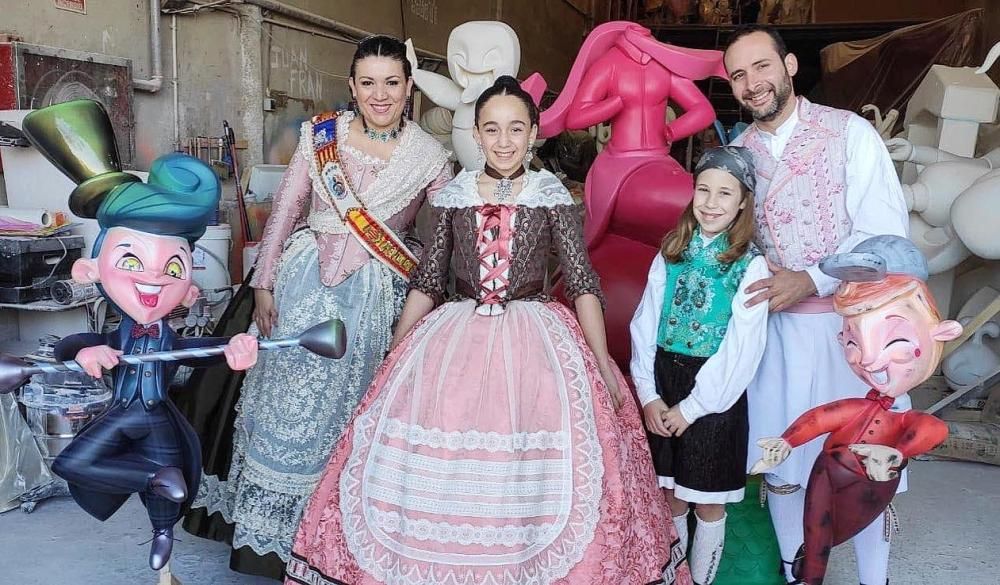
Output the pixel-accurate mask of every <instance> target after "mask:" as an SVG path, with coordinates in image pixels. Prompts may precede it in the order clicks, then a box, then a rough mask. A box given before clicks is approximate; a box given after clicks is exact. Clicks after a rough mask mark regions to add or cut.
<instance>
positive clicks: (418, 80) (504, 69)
mask: <svg viewBox="0 0 1000 585" xmlns="http://www.w3.org/2000/svg"><path fill="white" fill-rule="evenodd" d="M407 45H408V47H409V55H408V57H409V59H410V64H411V65H412V66H413V82H414V83H415V84H416V85H417V87H418V88H420V91H422V92H424V94H425V95H427V97H428V98H430V100H431V101H433V102H434V103H435V104H437V105H439V106H441V107H444V108H447V109H449V110H451V111H453V112H454V116H453V118H452V130H451V141H452V146H453V147H454V151H455V155H456V156H457V157H458V162H460V163H461V164H462V166H463V167H465V168H466V169H477V168H480V167H482V161H481V160H480V159H479V154H478V151H477V149H476V142H475V139H473V137H472V127H473V125H474V119H475V105H476V99H477V98H478V97H479V94H481V93H482V92H483V91H484V90H485V89H486V88H488V87H490V86H491V85H493V82H494V81H495V80H496V78H497V77H500V76H501V75H510V76H512V77H517V71H518V69H519V68H520V67H521V43H520V42H519V41H518V39H517V33H515V32H514V29H512V28H511V27H510V26H508V25H506V24H504V23H502V22H496V21H489V20H475V21H471V22H466V23H464V24H460V25H458V26H456V27H455V28H454V29H452V31H451V34H450V35H449V36H448V73H450V74H451V79H449V78H447V77H445V76H443V75H439V74H437V73H433V72H431V71H422V70H420V69H418V68H417V58H416V53H414V52H413V47H412V45H410V43H409V41H407Z"/></svg>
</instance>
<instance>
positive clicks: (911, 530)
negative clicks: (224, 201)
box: [0, 461, 1000, 585]
mask: <svg viewBox="0 0 1000 585" xmlns="http://www.w3.org/2000/svg"><path fill="white" fill-rule="evenodd" d="M910 470H911V475H910V492H909V493H908V494H906V495H905V496H902V497H900V498H898V499H897V507H898V510H899V513H900V521H901V525H902V530H903V532H902V534H901V535H900V536H899V537H898V538H897V539H896V541H895V546H894V550H893V557H892V566H891V582H892V584H893V585H925V584H934V585H959V584H961V585H997V584H998V583H1000V577H998V576H997V575H998V574H1000V530H998V524H997V522H996V521H995V520H994V519H993V518H995V516H993V515H994V514H996V513H997V511H998V510H1000V467H992V466H987V465H978V464H973V463H957V462H944V461H914V462H911V464H910ZM148 535H149V528H148V525H147V521H146V518H145V514H144V510H143V509H142V506H141V505H140V504H139V502H138V499H136V498H133V499H131V500H130V501H129V503H128V504H126V506H125V507H124V508H123V509H122V510H121V511H120V512H119V513H118V514H116V515H115V516H114V517H113V518H111V519H110V520H108V521H107V522H104V523H101V522H98V521H96V520H94V519H92V518H90V517H89V516H87V515H86V514H85V513H84V512H83V511H81V510H80V509H79V508H77V507H76V506H75V504H74V503H73V502H72V501H71V500H69V499H58V500H48V501H45V502H42V503H41V504H40V505H39V506H38V508H37V509H36V510H35V511H34V512H33V513H31V514H23V513H21V512H20V511H17V510H15V511H11V512H7V513H6V514H3V515H0V583H4V584H7V583H10V584H15V583H16V584H17V585H61V584H64V583H66V584H69V583H72V584H74V585H98V584H100V585H141V584H149V585H154V584H156V583H157V581H158V576H157V574H156V573H154V572H152V571H150V570H149V568H148V567H147V566H146V557H147V554H148V548H147V546H137V544H138V543H140V542H143V541H144V540H146V539H147V538H148ZM177 536H178V537H179V538H180V539H181V542H178V543H175V545H174V555H173V560H172V561H171V568H172V571H173V573H174V575H175V576H176V577H177V578H178V579H179V580H180V582H181V583H182V584H183V585H265V584H266V585H273V584H274V583H275V581H270V580H267V579H261V578H253V577H246V576H243V575H239V574H237V573H233V572H231V571H230V570H229V566H228V562H229V548H228V547H227V546H226V545H223V544H220V543H217V542H212V541H209V540H204V539H200V538H197V537H194V536H191V535H189V534H187V533H185V532H183V531H182V530H181V529H179V528H178V534H177ZM853 557H854V552H853V548H852V547H851V546H849V545H848V546H841V547H839V548H838V549H837V550H836V551H835V553H834V556H833V560H832V561H831V567H830V573H829V575H828V577H827V580H826V583H827V585H850V584H856V583H857V580H856V577H855V569H854V559H853ZM615 585H617V584H615Z"/></svg>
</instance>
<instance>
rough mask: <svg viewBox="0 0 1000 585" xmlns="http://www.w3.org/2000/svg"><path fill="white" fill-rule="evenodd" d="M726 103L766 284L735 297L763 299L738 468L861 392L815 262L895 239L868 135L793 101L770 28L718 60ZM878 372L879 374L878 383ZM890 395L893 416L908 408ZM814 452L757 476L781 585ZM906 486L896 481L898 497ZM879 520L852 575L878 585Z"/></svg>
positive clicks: (746, 37) (897, 194) (882, 539)
mask: <svg viewBox="0 0 1000 585" xmlns="http://www.w3.org/2000/svg"><path fill="white" fill-rule="evenodd" d="M725 66H726V72H727V73H728V75H729V79H730V85H731V87H732V90H733V95H734V96H735V97H736V99H737V101H738V102H739V103H740V105H741V106H742V107H743V108H744V109H745V110H746V111H748V112H749V113H750V114H751V116H752V117H753V119H754V122H753V124H752V125H751V126H750V127H749V128H748V129H747V130H746V131H745V132H744V133H743V134H742V135H740V136H739V137H738V138H737V139H736V140H735V141H734V142H733V144H734V145H739V146H745V147H747V148H749V149H750V151H751V153H752V154H753V157H754V163H755V166H756V174H757V190H756V203H755V209H754V214H755V218H756V225H757V236H756V243H757V246H758V247H759V248H760V250H761V251H762V252H763V253H764V254H765V256H766V257H767V260H768V264H769V266H770V269H771V272H772V274H773V275H772V276H771V277H769V278H765V279H763V280H760V281H757V282H756V283H753V284H751V285H750V287H749V288H748V289H747V291H748V292H750V293H756V294H755V295H754V296H753V297H751V298H750V300H749V301H748V305H750V306H752V305H754V304H757V303H762V302H767V303H768V304H769V308H770V316H769V318H768V334H767V346H766V347H765V350H764V356H763V358H762V360H761V363H760V368H759V370H758V372H757V375H756V377H755V379H754V381H753V382H752V383H751V385H750V387H749V388H748V390H747V397H748V400H749V417H750V441H751V442H750V450H749V455H748V459H749V463H750V464H752V463H753V462H755V461H757V460H758V459H759V458H760V457H761V450H760V449H759V448H757V447H755V445H756V444H757V441H758V440H760V439H761V438H763V437H772V436H777V435H780V434H781V433H782V432H783V431H784V430H785V429H786V428H787V427H788V426H789V425H790V424H792V422H793V421H795V420H796V419H797V418H798V417H799V416H800V415H801V414H802V413H804V412H805V411H807V410H809V409H811V408H814V407H817V406H819V405H822V404H826V403H828V402H833V401H835V400H839V399H842V398H861V397H864V396H865V393H866V392H867V391H868V386H866V385H865V383H864V382H862V381H861V380H860V379H858V378H857V377H856V376H854V374H853V373H852V372H851V369H850V368H849V367H848V364H847V361H846V360H845V359H844V354H843V349H842V347H841V346H840V345H839V344H838V342H837V333H838V332H839V331H840V327H841V323H842V321H841V318H840V317H839V316H838V315H837V314H836V313H834V312H833V302H832V297H831V295H832V293H833V292H834V291H835V290H836V288H837V286H838V285H839V283H840V281H838V280H837V279H835V278H833V277H830V276H828V275H826V274H823V273H822V272H821V271H820V270H819V266H818V264H819V261H820V260H821V259H822V258H824V257H826V256H829V255H831V254H836V253H841V252H849V251H850V250H851V249H853V248H854V247H855V246H856V245H858V244H859V243H860V242H862V241H864V240H866V239H868V238H870V237H872V236H876V235H882V234H889V235H896V236H903V237H905V236H906V235H907V227H908V220H907V210H906V203H905V202H904V200H903V193H902V190H901V188H900V185H899V180H898V178H897V177H896V171H895V168H894V167H893V165H892V161H891V160H890V159H889V153H888V151H887V150H886V147H885V145H884V144H883V142H882V140H881V138H880V137H879V135H878V133H877V132H876V131H875V129H874V128H872V126H871V125H870V124H869V123H868V122H866V121H865V120H864V119H863V118H861V117H860V116H858V115H856V114H853V113H851V112H848V111H845V110H837V109H834V108H829V107H826V106H821V105H819V104H814V103H811V102H810V101H809V100H807V99H805V98H803V97H798V96H796V95H795V89H794V86H793V83H792V77H794V76H795V73H796V72H797V71H798V60H797V59H796V58H795V55H793V54H790V53H789V52H788V50H787V49H786V47H785V43H784V41H783V40H782V39H781V37H780V36H779V35H778V34H777V33H776V32H774V31H773V30H771V29H769V28H766V27H760V26H752V27H747V28H742V29H739V30H737V31H736V32H735V33H734V34H733V37H732V38H731V39H730V43H729V46H728V48H727V49H726V53H725ZM880 375H881V374H880ZM909 407H910V404H909V400H908V399H906V397H905V396H904V397H902V399H901V400H897V401H896V403H895V405H894V406H893V409H894V410H908V409H909ZM821 447H822V440H821V439H817V440H814V441H811V442H810V443H808V444H806V445H803V446H802V447H801V448H799V449H796V450H795V451H794V452H793V453H792V454H791V456H789V457H788V459H786V460H785V461H784V462H783V463H782V464H781V465H778V466H777V467H775V468H773V469H772V470H770V473H768V474H766V475H765V478H764V479H765V483H766V487H767V489H768V491H769V492H770V493H769V494H768V497H769V507H770V511H771V519H772V521H773V523H774V527H775V532H776V533H777V536H778V543H779V546H780V548H781V556H782V561H783V572H784V575H785V578H786V580H787V581H788V582H789V583H794V582H795V580H794V578H793V577H792V574H791V562H792V561H793V559H794V556H795V553H796V551H797V550H798V548H799V545H801V544H802V542H803V530H802V517H803V505H804V497H805V490H804V489H803V488H804V487H805V486H806V484H807V483H808V480H809V473H810V470H811V468H812V466H813V463H814V461H815V460H816V457H817V456H818V455H819V452H820V449H821ZM905 489H906V478H905V477H903V478H902V481H901V482H900V489H899V491H904V490H905ZM883 522H884V520H883V518H882V517H881V516H880V517H879V518H877V519H876V520H875V521H874V522H872V524H871V525H870V526H868V527H867V528H866V529H865V530H863V531H862V532H861V533H860V534H858V535H857V536H856V537H855V538H854V546H855V552H856V553H857V558H858V576H859V580H860V581H861V582H862V583H863V584H867V585H882V583H885V582H886V573H887V571H888V559H889V542H888V539H887V538H886V536H885V532H884V524H883Z"/></svg>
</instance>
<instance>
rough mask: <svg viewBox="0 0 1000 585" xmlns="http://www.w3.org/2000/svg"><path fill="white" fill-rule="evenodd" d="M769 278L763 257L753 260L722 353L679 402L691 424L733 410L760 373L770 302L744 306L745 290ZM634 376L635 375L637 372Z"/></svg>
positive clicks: (704, 368) (710, 360) (735, 303)
mask: <svg viewBox="0 0 1000 585" xmlns="http://www.w3.org/2000/svg"><path fill="white" fill-rule="evenodd" d="M769 276H770V273H769V271H768V269H767V262H766V261H765V260H764V257H763V256H757V257H756V258H754V259H753V260H751V261H750V264H749V266H747V271H746V274H744V275H743V280H742V281H741V282H740V286H739V288H738V289H737V290H736V296H734V297H733V303H732V308H733V316H732V317H731V318H730V319H729V325H728V327H726V336H725V337H724V338H723V339H722V344H721V345H720V346H719V351H717V352H715V354H714V355H712V357H710V358H708V361H706V362H705V364H704V365H703V366H702V367H701V369H700V370H698V374H697V375H696V376H695V384H694V388H693V389H692V390H691V394H690V395H688V397H687V398H685V399H684V400H681V402H680V405H679V406H680V411H681V415H682V416H683V417H684V420H686V421H688V422H689V423H693V422H694V421H696V420H698V419H699V418H701V417H703V416H705V415H706V414H715V413H719V412H725V411H727V410H729V409H730V408H732V406H733V404H736V401H737V400H739V398H740V396H741V395H742V394H743V391H744V390H746V388H747V386H748V385H749V384H750V380H752V379H753V377H754V374H756V373H757V366H758V365H759V364H760V358H761V356H762V355H764V343H765V342H766V341H767V303H757V304H756V305H754V306H752V307H750V308H747V307H746V306H745V305H744V303H746V301H747V300H748V299H749V298H750V297H751V296H752V295H748V294H747V293H745V292H744V290H745V289H746V288H747V287H748V286H749V285H750V284H751V283H753V282H755V281H757V280H760V279H761V278H767V277H769ZM633 346H634V342H633ZM633 351H634V350H633ZM633 359H634V358H633ZM633 363H634V362H633ZM633 368H634V366H633ZM632 375H633V376H635V374H634V370H633V374H632Z"/></svg>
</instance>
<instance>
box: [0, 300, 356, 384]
mask: <svg viewBox="0 0 1000 585" xmlns="http://www.w3.org/2000/svg"><path fill="white" fill-rule="evenodd" d="M283 347H302V348H305V349H307V350H309V351H311V352H312V353H314V354H316V355H319V356H322V357H325V358H330V359H339V358H341V357H343V355H344V352H345V351H347V335H346V333H345V331H344V322H343V321H341V320H340V319H330V320H329V321H324V322H323V323H320V324H318V325H314V326H312V327H310V328H309V329H307V330H305V331H303V332H302V333H301V334H299V335H298V336H296V337H289V338H285V339H275V340H260V342H259V346H258V349H261V350H268V349H281V348H283ZM225 348H226V346H225V345H216V346H209V347H196V348H190V349H175V350H171V351H159V352H154V353H144V354H136V355H120V356H118V361H119V363H124V364H133V365H134V364H141V363H144V362H174V361H178V360H183V359H190V358H203V357H210V356H216V355H221V354H222V353H223V351H224V350H225ZM83 371H84V369H83V367H82V366H81V365H80V364H78V363H77V362H76V361H66V362H62V363H55V364H37V365H31V364H29V363H28V362H26V361H24V360H22V359H20V358H16V357H13V356H8V355H3V354H0V394H3V393H6V392H12V391H14V390H16V389H18V388H20V387H21V386H23V385H24V384H25V383H26V382H27V381H28V379H29V378H31V376H32V375H33V374H49V373H56V372H83Z"/></svg>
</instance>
